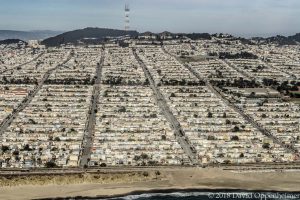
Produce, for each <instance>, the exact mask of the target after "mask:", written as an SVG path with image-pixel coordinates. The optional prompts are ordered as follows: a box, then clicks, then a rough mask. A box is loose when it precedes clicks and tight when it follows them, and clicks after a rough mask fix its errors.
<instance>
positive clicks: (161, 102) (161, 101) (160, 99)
mask: <svg viewBox="0 0 300 200" xmlns="http://www.w3.org/2000/svg"><path fill="white" fill-rule="evenodd" d="M133 52H134V56H135V58H136V60H137V61H138V62H139V64H140V65H141V67H142V69H143V71H144V74H145V76H146V77H147V78H148V80H149V82H150V87H151V89H152V90H153V93H154V94H155V97H156V101H157V104H158V106H159V108H160V109H161V110H162V111H163V113H164V116H165V117H166V119H167V120H168V121H169V123H170V124H171V126H172V128H173V130H174V131H175V135H176V138H177V141H178V142H179V144H180V145H181V147H182V149H183V150H184V152H185V153H186V155H188V157H189V159H190V162H191V163H192V164H193V165H196V164H198V159H197V155H196V153H195V151H194V150H193V148H192V146H191V144H189V142H188V140H187V139H186V137H185V134H184V131H183V129H182V128H181V125H180V123H179V122H178V120H177V119H176V117H175V116H174V115H173V113H172V112H171V110H170V108H169V106H168V104H167V102H166V100H165V98H164V96H163V95H162V94H161V92H160V90H159V89H158V88H157V86H156V84H155V82H154V79H153V77H152V75H151V73H150V72H149V70H148V68H147V66H146V65H145V64H144V62H143V61H142V60H141V59H140V58H139V56H138V55H137V53H136V51H135V49H133ZM184 164H188V163H184Z"/></svg>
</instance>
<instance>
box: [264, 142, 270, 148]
mask: <svg viewBox="0 0 300 200" xmlns="http://www.w3.org/2000/svg"><path fill="white" fill-rule="evenodd" d="M262 147H263V148H264V149H270V143H264V144H263V145H262Z"/></svg>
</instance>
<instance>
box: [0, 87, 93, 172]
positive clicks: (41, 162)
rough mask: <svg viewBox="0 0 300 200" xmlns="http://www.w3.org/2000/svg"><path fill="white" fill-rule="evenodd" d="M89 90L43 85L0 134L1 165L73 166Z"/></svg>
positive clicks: (86, 108) (80, 137)
mask: <svg viewBox="0 0 300 200" xmlns="http://www.w3.org/2000/svg"><path fill="white" fill-rule="evenodd" d="M92 89H93V88H92V87H91V86H78V85H77V86H73V85H72V86H66V85H44V86H43V87H42V89H41V90H40V91H39V92H38V94H37V95H36V96H35V97H34V98H33V100H32V101H31V103H30V104H29V105H28V106H27V107H26V108H25V109H24V110H23V111H22V112H20V113H18V115H17V117H16V118H15V119H14V121H13V123H12V124H11V125H10V126H9V127H8V129H7V130H6V131H5V132H4V133H3V134H2V136H1V145H2V154H1V155H0V163H1V166H2V167H3V168H5V167H15V168H19V167H20V168H22V167H44V166H45V165H46V163H49V162H52V163H55V164H56V165H57V166H62V167H67V166H77V165H78V162H79V155H80V152H81V144H82V140H83V135H84V130H85V127H86V121H87V116H88V111H89V106H90V100H91V95H92Z"/></svg>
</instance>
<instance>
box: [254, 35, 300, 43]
mask: <svg viewBox="0 0 300 200" xmlns="http://www.w3.org/2000/svg"><path fill="white" fill-rule="evenodd" d="M252 39H253V40H256V41H259V42H260V43H272V44H278V45H296V44H297V43H300V33H297V34H295V35H292V36H288V37H285V36H282V35H277V36H274V37H268V38H261V37H257V38H252Z"/></svg>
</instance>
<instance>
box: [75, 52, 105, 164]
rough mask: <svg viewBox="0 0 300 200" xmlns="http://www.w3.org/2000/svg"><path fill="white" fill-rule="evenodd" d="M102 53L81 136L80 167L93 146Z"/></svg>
mask: <svg viewBox="0 0 300 200" xmlns="http://www.w3.org/2000/svg"><path fill="white" fill-rule="evenodd" d="M104 53H105V51H102V53H101V59H100V62H99V63H98V64H97V70H96V77H97V78H96V80H95V84H94V89H93V94H92V100H91V101H92V102H91V107H90V111H89V117H88V122H87V126H86V129H85V133H84V138H83V149H82V155H81V160H80V163H79V164H80V166H81V167H84V166H87V165H88V162H89V159H90V157H91V148H92V146H93V135H94V132H95V125H96V111H97V104H98V99H99V91H100V84H101V75H102V66H103V63H104V58H105V55H104Z"/></svg>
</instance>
